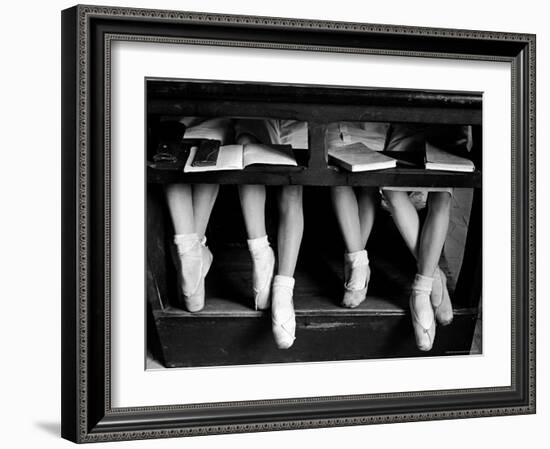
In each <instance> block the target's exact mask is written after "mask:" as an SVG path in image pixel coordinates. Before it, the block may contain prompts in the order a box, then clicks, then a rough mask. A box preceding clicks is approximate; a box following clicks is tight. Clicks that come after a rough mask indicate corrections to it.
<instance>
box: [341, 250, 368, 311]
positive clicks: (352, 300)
mask: <svg viewBox="0 0 550 449" xmlns="http://www.w3.org/2000/svg"><path fill="white" fill-rule="evenodd" d="M344 276H345V284H344V289H345V291H344V298H343V299H342V306H343V307H349V308H354V307H357V306H358V305H359V304H361V303H362V302H363V301H364V300H365V298H366V297H367V287H368V284H369V280H370V268H369V258H368V256H367V251H365V250H363V251H357V252H354V253H346V254H345V256H344Z"/></svg>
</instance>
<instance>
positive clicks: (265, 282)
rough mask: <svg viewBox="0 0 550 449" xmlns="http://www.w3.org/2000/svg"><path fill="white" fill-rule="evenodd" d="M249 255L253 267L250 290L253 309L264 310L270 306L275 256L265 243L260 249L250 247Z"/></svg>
mask: <svg viewBox="0 0 550 449" xmlns="http://www.w3.org/2000/svg"><path fill="white" fill-rule="evenodd" d="M266 243H267V240H266ZM249 246H250V241H249ZM250 254H251V256H252V266H253V272H252V290H253V291H254V308H255V309H256V310H265V309H268V308H269V306H270V294H271V283H272V281H273V272H274V270H275V254H274V253H273V249H272V248H271V247H270V246H269V243H267V246H263V247H261V248H253V247H251V248H250Z"/></svg>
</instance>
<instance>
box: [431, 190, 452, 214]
mask: <svg viewBox="0 0 550 449" xmlns="http://www.w3.org/2000/svg"><path fill="white" fill-rule="evenodd" d="M428 207H429V209H430V211H432V212H440V211H441V212H448V211H449V210H450V209H451V194H450V193H449V192H430V194H429V195H428Z"/></svg>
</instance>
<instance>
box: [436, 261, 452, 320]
mask: <svg viewBox="0 0 550 449" xmlns="http://www.w3.org/2000/svg"><path fill="white" fill-rule="evenodd" d="M430 301H431V302H432V307H433V309H434V314H435V319H436V320H437V322H438V323H439V324H441V325H442V326H447V325H449V324H451V322H452V321H453V305H452V303H451V297H450V296H449V291H448V290H447V276H445V273H443V271H442V270H441V268H439V267H437V268H436V270H435V273H434V282H433V284H432V293H431V295H430Z"/></svg>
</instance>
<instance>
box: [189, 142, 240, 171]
mask: <svg viewBox="0 0 550 449" xmlns="http://www.w3.org/2000/svg"><path fill="white" fill-rule="evenodd" d="M196 152H197V147H192V148H191V150H190V151H189V157H188V158H187V162H186V163H185V167H184V169H183V171H184V173H198V172H207V171H219V170H242V169H243V146H242V145H224V146H221V147H220V149H219V153H218V160H217V161H216V165H213V166H203V167H193V166H192V165H191V164H192V163H193V159H194V158H195V154H196Z"/></svg>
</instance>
